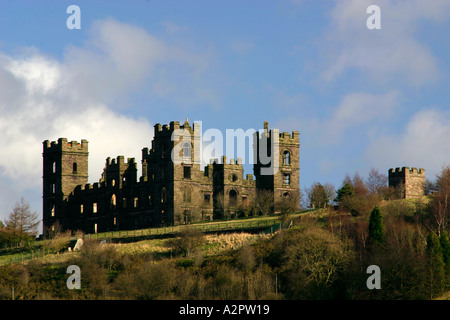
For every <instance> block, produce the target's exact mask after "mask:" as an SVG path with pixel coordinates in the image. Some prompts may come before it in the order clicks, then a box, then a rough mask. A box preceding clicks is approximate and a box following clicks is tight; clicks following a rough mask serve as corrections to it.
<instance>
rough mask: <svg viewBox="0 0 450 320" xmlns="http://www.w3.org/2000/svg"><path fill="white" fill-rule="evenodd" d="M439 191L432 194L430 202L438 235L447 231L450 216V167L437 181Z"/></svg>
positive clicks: (445, 169) (444, 170)
mask: <svg viewBox="0 0 450 320" xmlns="http://www.w3.org/2000/svg"><path fill="white" fill-rule="evenodd" d="M436 187H437V191H435V192H434V193H433V194H432V200H431V202H430V207H431V214H432V217H433V220H434V222H435V223H436V227H437V234H438V236H440V234H441V231H444V230H446V229H447V224H448V220H449V216H450V206H449V203H448V202H449V195H450V166H448V167H446V168H444V169H443V170H442V173H441V175H440V176H438V177H437V180H436Z"/></svg>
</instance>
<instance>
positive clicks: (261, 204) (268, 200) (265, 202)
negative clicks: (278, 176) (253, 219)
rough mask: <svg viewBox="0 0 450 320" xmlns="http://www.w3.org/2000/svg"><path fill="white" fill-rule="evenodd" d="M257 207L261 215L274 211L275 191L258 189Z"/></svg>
mask: <svg viewBox="0 0 450 320" xmlns="http://www.w3.org/2000/svg"><path fill="white" fill-rule="evenodd" d="M254 206H255V209H256V211H257V212H258V213H259V214H261V215H269V214H271V213H273V211H274V203H273V192H272V191H270V190H258V191H257V192H256V197H255V204H254Z"/></svg>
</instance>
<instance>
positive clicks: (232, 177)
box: [231, 173, 238, 182]
mask: <svg viewBox="0 0 450 320" xmlns="http://www.w3.org/2000/svg"><path fill="white" fill-rule="evenodd" d="M237 180H238V176H237V175H236V174H235V173H233V175H232V176H231V181H233V182H236V181H237Z"/></svg>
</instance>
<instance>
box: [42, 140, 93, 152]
mask: <svg viewBox="0 0 450 320" xmlns="http://www.w3.org/2000/svg"><path fill="white" fill-rule="evenodd" d="M88 144H89V143H88V141H87V140H85V139H82V140H81V143H79V142H77V141H67V139H66V138H59V139H58V140H57V141H52V142H50V141H49V140H45V141H44V142H43V147H44V152H59V151H76V152H88Z"/></svg>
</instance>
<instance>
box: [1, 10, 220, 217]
mask: <svg viewBox="0 0 450 320" xmlns="http://www.w3.org/2000/svg"><path fill="white" fill-rule="evenodd" d="M91 35H92V36H91V38H90V39H89V40H88V41H87V42H86V44H85V46H84V47H73V46H71V47H68V48H66V51H65V54H64V59H63V60H62V61H59V60H56V59H54V58H52V57H49V56H47V55H45V54H44V53H42V52H39V51H38V50H37V49H35V48H28V49H26V50H25V51H24V52H23V53H22V54H21V55H20V56H19V55H14V56H13V55H7V54H4V53H1V52H0V111H1V115H0V136H1V137H2V157H0V178H1V179H0V190H3V189H9V190H15V192H16V193H17V199H18V198H20V196H21V195H22V194H23V193H24V192H28V191H27V190H34V191H33V192H34V194H36V195H38V196H39V198H40V192H41V191H40V190H41V186H42V142H43V141H44V140H57V139H58V138H60V137H65V138H67V139H68V140H69V141H70V140H76V141H81V139H87V140H88V141H89V181H90V182H96V181H98V179H99V178H100V175H101V172H102V169H103V167H104V164H105V159H106V158H107V157H112V158H114V157H116V156H118V155H124V156H125V158H128V157H134V158H136V161H137V162H138V163H139V162H140V159H141V149H142V148H143V147H149V146H150V144H151V140H152V137H153V127H152V125H151V122H150V119H142V118H136V117H133V116H126V115H123V114H121V113H120V112H119V111H123V108H117V106H115V102H116V101H117V100H120V98H122V97H123V96H127V95H130V94H132V93H133V91H136V90H139V89H141V86H142V83H145V84H146V85H148V84H149V83H150V84H154V88H158V89H157V90H156V89H155V90H153V91H152V87H150V88H146V90H148V91H150V92H151V93H152V94H157V95H159V96H160V97H163V98H166V99H168V100H169V101H170V99H175V98H173V97H172V96H176V95H177V94H176V93H179V92H177V91H176V90H178V89H179V88H181V83H186V85H185V87H183V88H182V89H183V90H182V91H181V92H180V95H179V97H177V99H183V98H186V100H191V102H192V103H193V102H194V101H196V102H198V101H203V102H204V101H206V100H207V99H212V100H214V99H216V97H215V94H214V91H213V90H212V91H207V90H206V89H209V88H205V87H202V86H201V85H199V84H200V83H201V82H202V81H203V80H204V79H203V78H202V77H203V73H202V72H203V71H204V70H205V69H207V66H208V59H206V57H205V56H204V55H201V54H200V55H199V56H197V55H196V52H192V51H191V50H188V49H185V48H181V47H174V46H170V45H169V44H167V43H165V42H164V41H162V40H161V39H158V38H156V37H154V36H152V35H151V34H149V33H147V32H146V31H145V30H144V29H142V28H139V27H137V26H133V25H128V24H125V23H121V22H118V21H115V20H113V19H107V20H102V21H97V22H96V23H95V24H94V26H93V29H92V31H91ZM161 75H164V77H160V76H161ZM161 78H162V80H161ZM180 79H181V80H180ZM186 79H192V80H191V81H184V80H186ZM158 90H159V91H158ZM205 92H207V94H206V93H205ZM208 95H209V96H208ZM17 199H13V198H11V195H10V194H9V195H6V194H2V195H0V204H1V206H2V207H3V208H11V207H12V206H13V204H14V202H15V201H17ZM31 202H34V203H37V202H39V201H37V200H31ZM39 210H40V209H39ZM6 215H7V212H0V220H1V219H2V218H5V216H6Z"/></svg>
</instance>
